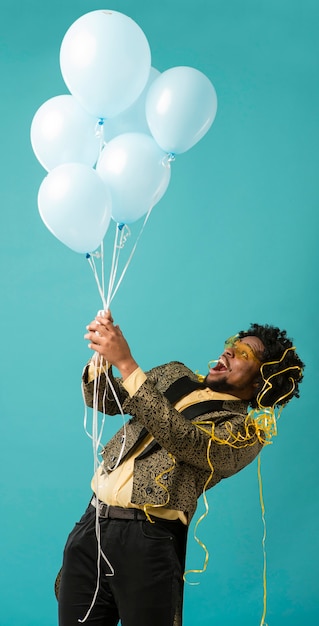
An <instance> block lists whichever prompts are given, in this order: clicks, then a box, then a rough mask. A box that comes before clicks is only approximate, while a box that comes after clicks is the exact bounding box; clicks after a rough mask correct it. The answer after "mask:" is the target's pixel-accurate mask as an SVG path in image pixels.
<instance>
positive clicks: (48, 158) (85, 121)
mask: <svg viewBox="0 0 319 626" xmlns="http://www.w3.org/2000/svg"><path fill="white" fill-rule="evenodd" d="M96 125H97V120H96V118H95V117H93V116H92V115H89V113H87V111H85V110H84V109H83V108H82V107H81V106H80V105H79V103H78V102H77V101H76V100H75V98H74V97H73V96H70V95H63V96H55V97H54V98H50V100H47V101H46V102H44V104H42V105H41V106H40V108H39V109H38V110H37V112H36V114H35V115H34V118H33V120H32V124H31V144H32V148H33V151H34V153H35V155H36V157H37V159H38V160H39V161H40V163H41V165H43V167H44V168H45V169H46V170H47V171H50V170H52V169H53V168H55V167H57V166H58V165H62V163H69V162H78V163H85V164H86V165H90V166H93V165H95V163H96V161H97V158H98V155H99V152H100V140H99V139H98V137H97V134H96Z"/></svg>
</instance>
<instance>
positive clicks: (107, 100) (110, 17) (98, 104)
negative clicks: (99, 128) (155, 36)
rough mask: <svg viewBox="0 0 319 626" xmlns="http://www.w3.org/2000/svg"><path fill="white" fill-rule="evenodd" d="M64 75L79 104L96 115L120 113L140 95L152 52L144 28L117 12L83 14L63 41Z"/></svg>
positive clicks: (107, 115)
mask: <svg viewBox="0 0 319 626" xmlns="http://www.w3.org/2000/svg"><path fill="white" fill-rule="evenodd" d="M60 66H61V72H62V76H63V79H64V81H65V83H66V85H67V87H68V88H69V90H70V92H71V93H72V94H73V95H74V97H75V98H76V99H77V100H78V101H79V103H80V104H81V105H82V106H83V107H84V108H85V109H86V110H87V111H89V112H90V113H92V114H93V115H95V116H96V117H98V118H108V117H113V116H114V115H118V114H119V113H120V112H121V111H124V109H127V108H128V107H129V106H131V104H132V103H133V102H134V101H135V100H136V99H137V98H138V97H139V95H140V94H141V92H142V91H143V89H144V87H145V85H146V82H147V80H148V77H149V73H150V67H151V52H150V47H149V44H148V41H147V39H146V36H145V35H144V33H143V31H142V29H141V28H140V27H139V26H138V24H136V22H134V21H133V20H132V19H131V18H130V17H128V16H126V15H124V14H123V13H119V12H118V11H107V10H98V11H91V12H90V13H86V14H85V15H82V17H80V18H79V19H77V20H76V21H75V22H74V23H73V24H72V25H71V26H70V28H69V29H68V31H67V32H66V34H65V35H64V38H63V40H62V44H61V50H60Z"/></svg>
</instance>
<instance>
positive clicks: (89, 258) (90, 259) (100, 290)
mask: <svg viewBox="0 0 319 626" xmlns="http://www.w3.org/2000/svg"><path fill="white" fill-rule="evenodd" d="M87 260H88V262H89V265H90V267H91V269H92V272H93V276H94V278H95V282H96V284H97V288H98V290H99V294H100V296H101V300H102V303H103V309H105V311H107V309H108V307H107V304H106V300H105V297H104V290H103V288H102V285H101V283H100V280H99V276H98V273H97V269H96V265H95V261H94V258H93V256H92V255H91V254H88V255H87Z"/></svg>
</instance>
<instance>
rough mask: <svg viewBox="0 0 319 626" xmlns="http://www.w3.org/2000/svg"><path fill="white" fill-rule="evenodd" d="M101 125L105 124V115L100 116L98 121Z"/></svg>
mask: <svg viewBox="0 0 319 626" xmlns="http://www.w3.org/2000/svg"><path fill="white" fill-rule="evenodd" d="M98 124H99V126H103V124H104V117H100V119H99V121H98Z"/></svg>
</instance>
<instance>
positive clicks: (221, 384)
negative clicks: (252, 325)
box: [205, 336, 265, 400]
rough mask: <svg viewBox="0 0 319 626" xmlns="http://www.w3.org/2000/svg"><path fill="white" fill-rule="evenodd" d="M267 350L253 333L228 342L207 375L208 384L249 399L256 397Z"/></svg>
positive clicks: (211, 387) (215, 389)
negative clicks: (258, 380)
mask: <svg viewBox="0 0 319 626" xmlns="http://www.w3.org/2000/svg"><path fill="white" fill-rule="evenodd" d="M264 349H265V348H264V344H263V342H262V341H261V339H259V338H258V337H254V336H247V337H243V338H242V339H238V338H236V337H235V338H232V339H231V340H228V341H226V343H225V348H224V352H223V353H222V355H221V356H220V357H219V359H218V361H217V363H216V365H215V367H213V368H211V369H210V370H209V372H208V374H207V376H206V378H205V383H206V385H207V387H210V389H213V390H214V391H220V392H226V393H229V394H232V395H234V396H237V397H238V398H241V399H243V400H250V399H251V398H253V397H254V396H255V392H256V388H257V384H256V382H257V378H258V374H259V371H260V366H261V364H262V355H263V352H264Z"/></svg>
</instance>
